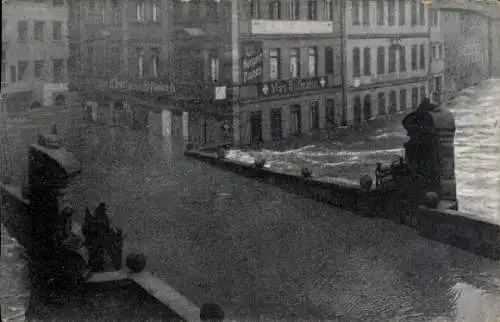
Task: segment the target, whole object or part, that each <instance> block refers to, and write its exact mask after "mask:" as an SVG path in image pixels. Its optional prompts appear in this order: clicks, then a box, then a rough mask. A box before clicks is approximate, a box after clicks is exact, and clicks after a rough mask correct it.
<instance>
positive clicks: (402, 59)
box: [399, 46, 406, 73]
mask: <svg viewBox="0 0 500 322" xmlns="http://www.w3.org/2000/svg"><path fill="white" fill-rule="evenodd" d="M399 72H401V73H404V72H406V47H404V46H403V47H401V48H399Z"/></svg>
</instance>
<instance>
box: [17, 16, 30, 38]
mask: <svg viewBox="0 0 500 322" xmlns="http://www.w3.org/2000/svg"><path fill="white" fill-rule="evenodd" d="M17 40H19V41H26V40H28V22H27V21H26V20H20V21H18V22H17Z"/></svg>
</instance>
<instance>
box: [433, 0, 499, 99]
mask: <svg viewBox="0 0 500 322" xmlns="http://www.w3.org/2000/svg"><path fill="white" fill-rule="evenodd" d="M434 7H435V8H436V10H439V11H440V16H441V33H442V35H443V40H444V45H445V54H444V56H445V91H446V99H449V98H451V97H453V96H454V95H455V94H456V93H457V91H459V90H461V89H463V88H465V87H468V86H471V85H474V84H477V83H478V82H480V81H481V80H482V79H485V78H488V77H491V76H494V73H495V68H496V67H495V66H496V65H497V64H498V58H497V56H498V54H495V48H497V46H498V44H497V42H498V39H495V38H496V37H495V34H496V30H495V24H496V23H497V21H498V11H499V10H500V4H499V3H498V1H489V0H482V1H465V0H443V1H439V2H436V4H435V6H434ZM497 52H498V51H497Z"/></svg>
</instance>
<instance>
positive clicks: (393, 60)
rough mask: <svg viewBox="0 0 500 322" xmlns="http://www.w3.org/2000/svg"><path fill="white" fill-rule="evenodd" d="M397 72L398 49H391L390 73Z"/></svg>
mask: <svg viewBox="0 0 500 322" xmlns="http://www.w3.org/2000/svg"><path fill="white" fill-rule="evenodd" d="M395 72H396V48H395V47H391V48H389V73H395Z"/></svg>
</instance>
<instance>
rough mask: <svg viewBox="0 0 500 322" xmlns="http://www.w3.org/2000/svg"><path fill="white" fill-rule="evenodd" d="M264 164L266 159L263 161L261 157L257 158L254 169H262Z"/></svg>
mask: <svg viewBox="0 0 500 322" xmlns="http://www.w3.org/2000/svg"><path fill="white" fill-rule="evenodd" d="M265 164H266V159H264V158H262V157H258V158H257V159H255V167H256V168H258V169H262V168H263V167H264V165H265Z"/></svg>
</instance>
